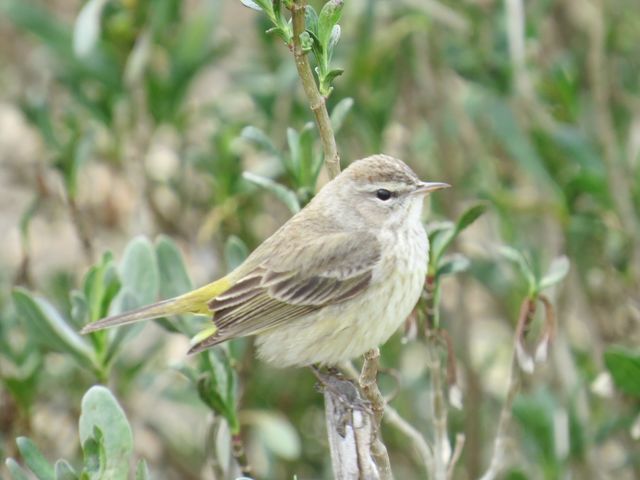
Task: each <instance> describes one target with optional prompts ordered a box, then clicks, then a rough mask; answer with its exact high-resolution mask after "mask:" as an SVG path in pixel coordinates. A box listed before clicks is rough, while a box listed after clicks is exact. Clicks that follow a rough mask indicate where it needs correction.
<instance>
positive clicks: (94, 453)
mask: <svg viewBox="0 0 640 480" xmlns="http://www.w3.org/2000/svg"><path fill="white" fill-rule="evenodd" d="M82 453H83V455H84V469H83V470H82V480H86V479H87V478H90V479H91V480H94V479H95V480H100V479H101V478H102V476H103V474H104V470H105V468H106V464H107V454H106V453H105V449H104V437H103V435H102V431H101V430H100V429H99V428H98V427H94V429H93V435H92V436H91V437H89V438H87V440H86V441H84V442H82Z"/></svg>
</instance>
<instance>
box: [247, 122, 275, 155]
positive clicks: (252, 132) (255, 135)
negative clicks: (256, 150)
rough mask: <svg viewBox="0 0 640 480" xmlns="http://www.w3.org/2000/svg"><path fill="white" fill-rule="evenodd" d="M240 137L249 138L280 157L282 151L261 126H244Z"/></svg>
mask: <svg viewBox="0 0 640 480" xmlns="http://www.w3.org/2000/svg"><path fill="white" fill-rule="evenodd" d="M240 137H241V138H244V139H245V140H249V141H250V142H252V143H254V144H255V145H256V146H258V147H260V148H262V149H263V150H266V151H267V152H269V153H271V154H273V155H275V156H277V157H279V156H280V152H278V149H277V148H276V147H275V145H274V144H273V142H271V139H270V138H269V137H268V136H267V135H266V134H265V133H264V132H263V131H262V130H260V129H259V128H257V127H254V126H251V125H249V126H248V127H244V128H243V129H242V132H240Z"/></svg>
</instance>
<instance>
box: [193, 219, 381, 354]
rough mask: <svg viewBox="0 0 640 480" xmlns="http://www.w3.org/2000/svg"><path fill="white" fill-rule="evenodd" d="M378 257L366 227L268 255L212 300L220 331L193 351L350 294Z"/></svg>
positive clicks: (359, 287) (364, 282)
mask: <svg viewBox="0 0 640 480" xmlns="http://www.w3.org/2000/svg"><path fill="white" fill-rule="evenodd" d="M272 251H273V250H272ZM379 261H380V245H379V242H378V240H377V239H376V238H375V236H373V235H372V234H370V233H367V232H349V233H333V234H329V235H325V236H322V237H318V238H316V239H314V240H312V241H309V242H306V243H305V244H304V245H302V246H301V247H299V248H298V249H295V248H294V249H293V250H292V251H289V252H287V254H276V255H273V256H271V257H269V258H266V259H265V260H264V261H262V262H261V263H260V264H259V265H258V266H256V267H255V268H253V269H252V270H251V271H250V272H248V273H247V274H246V275H244V276H243V277H242V278H240V279H239V280H237V281H236V282H235V284H234V285H233V286H232V287H231V288H230V289H229V290H227V291H225V292H224V293H223V294H221V295H220V296H218V297H216V298H215V299H214V300H212V301H211V303H210V304H209V308H210V309H211V311H212V312H213V320H214V323H215V325H216V327H217V330H216V332H215V334H213V335H212V336H210V337H208V338H206V339H204V340H202V341H201V342H199V343H197V344H196V345H195V346H194V347H193V348H192V349H191V352H192V353H193V352H198V351H201V350H204V349H206V348H208V347H210V346H212V345H215V344H217V343H221V342H224V341H225V340H228V339H230V338H234V337H240V336H245V335H253V334H256V333H259V332H262V331H264V330H267V329H270V328H273V327H276V326H277V325H280V324H282V323H284V322H290V321H292V320H296V319H298V318H300V317H303V316H305V315H307V314H309V313H311V312H313V311H314V310H318V309H320V308H322V307H324V306H326V305H331V304H336V303H340V302H343V301H345V300H348V299H351V298H353V297H355V296H357V295H359V294H360V293H362V292H363V291H364V290H365V289H366V288H367V287H368V286H369V284H370V282H371V277H372V273H373V269H374V267H375V266H376V264H377V263H378V262H379Z"/></svg>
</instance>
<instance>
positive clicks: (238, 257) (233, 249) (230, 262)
mask: <svg viewBox="0 0 640 480" xmlns="http://www.w3.org/2000/svg"><path fill="white" fill-rule="evenodd" d="M248 256H249V249H248V248H247V246H246V245H245V243H244V242H243V241H242V240H241V239H240V238H238V237H236V236H235V235H231V236H230V237H229V238H228V239H227V243H226V244H225V246H224V258H225V260H226V262H227V267H228V268H229V270H233V269H235V268H236V267H237V266H238V265H240V264H241V263H242V262H244V259H245V258H247V257H248Z"/></svg>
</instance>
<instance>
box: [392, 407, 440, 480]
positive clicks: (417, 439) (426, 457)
mask: <svg viewBox="0 0 640 480" xmlns="http://www.w3.org/2000/svg"><path fill="white" fill-rule="evenodd" d="M385 413H386V415H385V416H384V421H385V422H386V423H388V424H389V425H391V426H392V427H395V428H396V429H397V430H398V431H400V432H402V433H404V434H405V436H406V437H407V438H409V440H411V442H412V443H413V446H414V447H415V449H416V451H417V452H418V454H419V455H420V458H421V459H422V463H423V466H424V469H425V472H426V473H427V474H430V473H431V472H432V471H433V463H434V462H433V451H432V450H431V447H430V446H429V444H428V443H427V441H426V440H425V439H424V437H423V436H422V434H421V433H420V432H419V431H418V430H416V428H415V427H414V426H413V425H411V424H410V423H409V422H407V421H406V420H405V419H404V418H402V417H401V416H400V414H399V413H398V412H397V411H396V409H394V408H393V407H391V406H390V405H387V406H386V407H385Z"/></svg>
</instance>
